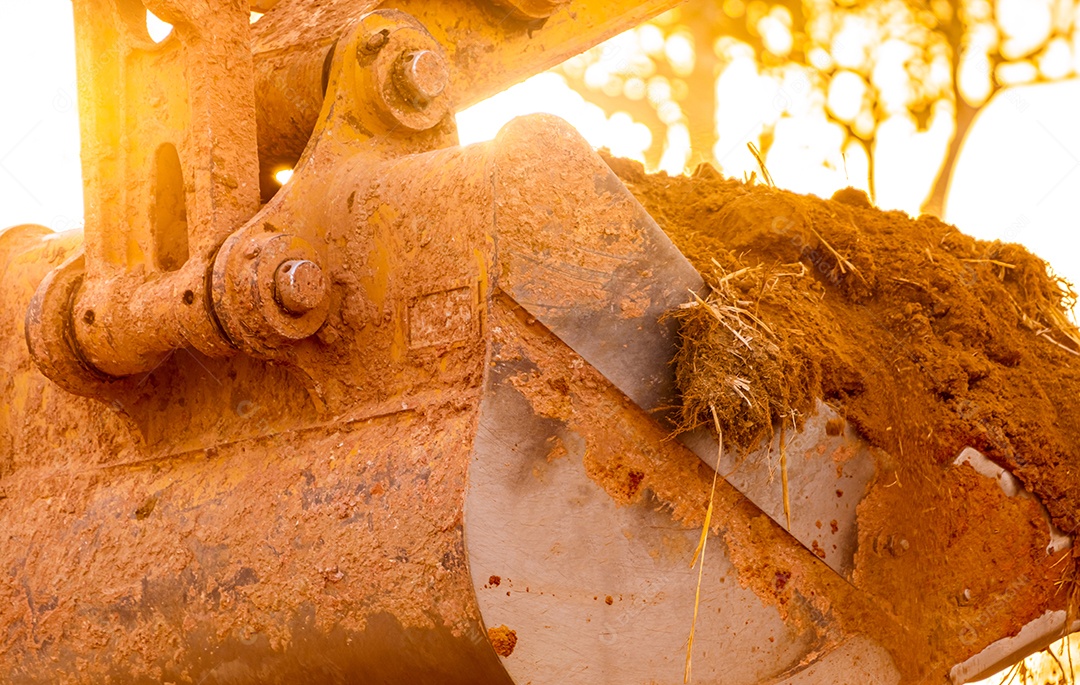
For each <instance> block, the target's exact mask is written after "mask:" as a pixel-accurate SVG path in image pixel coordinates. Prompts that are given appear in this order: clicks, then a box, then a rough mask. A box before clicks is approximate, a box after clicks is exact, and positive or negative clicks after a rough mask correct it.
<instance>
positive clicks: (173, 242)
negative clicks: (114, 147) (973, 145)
mask: <svg viewBox="0 0 1080 685" xmlns="http://www.w3.org/2000/svg"><path fill="white" fill-rule="evenodd" d="M153 220H154V262H155V264H156V266H157V267H158V268H159V269H161V270H162V271H176V270H177V269H179V268H180V267H182V266H183V265H184V262H186V261H187V259H188V232H187V197H186V195H185V193H184V172H183V170H182V169H181V168H180V155H179V154H177V152H176V147H175V146H173V145H172V144H171V143H165V144H164V145H162V146H161V147H159V148H158V149H157V153H155V155H154V208H153Z"/></svg>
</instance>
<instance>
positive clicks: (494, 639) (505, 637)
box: [487, 626, 518, 656]
mask: <svg viewBox="0 0 1080 685" xmlns="http://www.w3.org/2000/svg"><path fill="white" fill-rule="evenodd" d="M487 632H488V640H489V641H490V642H491V646H492V648H494V650H495V653H496V654H498V655H499V656H510V655H511V654H513V653H514V647H517V640H518V638H517V632H516V631H514V630H511V629H510V628H507V627H506V626H496V627H494V628H488V631H487Z"/></svg>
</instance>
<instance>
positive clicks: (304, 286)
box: [274, 259, 330, 315]
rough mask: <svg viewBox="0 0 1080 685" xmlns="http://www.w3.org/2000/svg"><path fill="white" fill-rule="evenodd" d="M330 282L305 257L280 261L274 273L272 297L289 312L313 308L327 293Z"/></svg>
mask: <svg viewBox="0 0 1080 685" xmlns="http://www.w3.org/2000/svg"><path fill="white" fill-rule="evenodd" d="M329 290H330V284H329V283H328V282H327V280H326V275H325V274H323V270H322V268H321V267H319V265H318V264H316V263H315V262H312V261H310V260H307V259H290V260H288V261H286V262H282V263H281V265H280V266H278V268H277V271H276V272H275V273H274V297H275V298H276V299H277V301H278V304H280V305H281V307H282V308H283V309H285V311H287V312H289V313H290V314H297V315H299V314H305V313H307V312H309V311H311V310H312V309H315V308H316V307H318V306H319V305H320V304H322V302H323V300H325V299H326V296H327V295H328V294H329Z"/></svg>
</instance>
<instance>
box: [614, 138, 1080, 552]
mask: <svg viewBox="0 0 1080 685" xmlns="http://www.w3.org/2000/svg"><path fill="white" fill-rule="evenodd" d="M607 161H608V163H609V165H610V166H611V167H612V168H613V169H614V171H615V172H616V173H617V174H618V175H619V176H620V177H621V178H622V179H623V181H624V182H625V183H626V185H627V187H628V188H630V190H631V192H633V193H634V195H635V196H636V197H637V198H638V200H639V201H640V202H641V203H642V204H643V205H644V206H645V208H646V209H647V210H648V211H649V213H650V214H652V216H653V217H654V218H655V219H656V220H657V222H658V223H659V224H660V226H661V227H662V228H663V229H664V230H665V231H666V232H667V233H668V235H669V236H670V237H671V239H672V241H673V242H674V243H675V244H676V245H677V246H678V247H679V249H680V250H682V252H683V254H685V255H686V256H687V258H688V259H689V260H690V261H691V262H692V263H693V264H694V266H695V267H697V269H698V270H699V271H700V272H701V273H702V275H703V276H704V277H705V279H706V281H707V282H708V283H709V284H710V285H711V286H712V288H711V294H710V295H709V296H708V297H707V298H706V300H707V301H704V300H703V301H699V302H698V303H696V304H695V305H692V306H689V307H688V308H686V309H684V310H682V311H681V312H679V313H678V316H679V317H680V318H681V320H682V332H683V346H682V349H681V352H680V355H679V358H678V360H677V365H678V378H679V384H680V388H681V391H682V393H683V396H684V406H683V422H684V424H685V425H686V426H687V427H690V426H694V425H698V424H701V423H709V424H710V425H711V423H712V416H711V411H712V409H713V408H715V409H716V411H717V414H718V417H719V419H720V424H721V429H722V431H723V432H724V437H725V441H726V442H727V443H728V444H734V445H736V446H737V447H740V448H743V449H749V448H752V447H754V446H755V445H757V444H758V443H759V441H760V440H762V439H763V438H766V437H768V436H770V435H771V432H772V431H774V430H776V427H777V426H778V425H780V424H781V421H787V422H788V425H790V423H791V422H794V423H796V424H797V423H798V421H799V417H800V416H801V415H802V414H804V413H805V412H807V411H808V410H809V409H810V407H811V405H812V402H813V401H814V398H817V397H820V398H822V399H824V400H825V401H826V402H827V403H829V404H830V405H832V406H834V407H837V408H838V409H840V411H841V413H842V415H843V416H844V417H845V418H846V419H847V420H848V421H849V422H851V423H852V424H853V425H854V426H855V428H856V429H857V430H858V431H859V432H860V433H861V434H862V435H863V436H864V437H865V438H866V439H867V440H868V441H869V442H870V443H872V444H873V445H875V446H877V447H880V448H881V449H883V450H885V451H886V452H888V453H889V454H891V455H894V457H896V458H899V459H901V460H903V459H912V458H915V457H913V455H918V458H919V459H925V460H929V462H930V464H933V465H937V466H943V465H945V464H948V463H950V462H951V461H952V460H953V459H955V457H956V456H957V454H959V452H960V451H961V450H962V449H963V448H964V447H967V446H971V447H974V448H976V449H978V450H980V451H981V452H983V453H984V454H986V455H987V456H988V457H989V458H990V459H992V460H994V461H995V462H997V463H998V464H1000V465H1001V466H1003V467H1005V468H1006V469H1008V470H1009V471H1011V472H1012V473H1013V474H1015V475H1016V476H1017V477H1018V478H1019V479H1020V480H1021V481H1022V482H1023V484H1024V485H1025V487H1026V488H1027V489H1028V490H1030V491H1031V492H1033V493H1034V494H1035V495H1037V496H1038V497H1039V499H1040V500H1041V501H1042V502H1043V503H1045V505H1046V506H1047V508H1048V510H1049V511H1050V514H1051V516H1052V517H1053V520H1054V522H1055V523H1056V524H1057V525H1058V526H1059V527H1060V528H1061V529H1062V530H1064V531H1066V532H1069V533H1076V532H1078V531H1080V510H1078V507H1077V506H1076V503H1077V502H1080V478H1078V477H1077V474H1078V473H1080V414H1078V413H1077V412H1076V411H1075V410H1074V406H1075V402H1076V398H1077V397H1080V335H1078V334H1077V330H1076V328H1075V327H1073V326H1072V325H1071V324H1070V322H1069V321H1068V319H1067V318H1066V315H1065V311H1066V308H1067V307H1068V306H1069V305H1070V304H1071V303H1072V301H1073V298H1074V297H1075V296H1074V294H1073V292H1072V289H1071V287H1070V286H1069V285H1068V284H1067V283H1065V282H1063V281H1062V280H1060V279H1058V278H1056V277H1054V276H1053V275H1052V274H1051V273H1050V272H1049V270H1048V267H1047V264H1046V263H1045V262H1043V261H1042V260H1041V259H1039V258H1038V257H1036V256H1035V255H1033V254H1031V253H1030V252H1028V251H1027V250H1025V249H1024V248H1023V247H1021V246H1019V245H1015V244H1005V243H1000V242H986V241H981V240H976V239H974V238H971V237H969V236H967V235H964V234H963V233H960V232H959V231H958V230H957V229H956V228H955V227H953V226H950V225H948V224H945V223H943V222H942V221H940V220H938V219H936V218H934V217H931V216H921V217H919V218H917V219H912V218H911V217H909V216H908V215H906V214H904V213H902V212H896V211H891V212H886V211H881V210H879V209H876V208H875V207H873V206H871V203H870V202H869V200H868V199H867V197H866V196H865V194H863V193H862V192H861V191H858V190H854V189H846V190H843V191H840V192H838V193H837V194H836V195H835V196H834V197H833V198H832V199H831V200H822V199H819V198H816V197H813V196H804V195H797V194H795V193H791V192H787V191H783V190H779V189H776V188H772V187H769V186H766V185H761V184H755V183H743V182H740V181H736V180H732V179H725V178H722V177H721V176H720V175H719V174H718V173H717V172H716V171H715V170H713V169H712V168H711V167H708V166H703V167H701V168H700V169H699V170H698V172H697V173H695V174H694V176H693V177H683V176H678V177H669V176H667V175H666V174H662V173H661V174H657V175H646V174H645V173H644V171H643V169H642V167H641V166H640V165H638V164H637V163H635V162H630V161H627V160H620V159H612V158H607Z"/></svg>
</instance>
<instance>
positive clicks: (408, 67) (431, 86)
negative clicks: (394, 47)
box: [394, 50, 450, 107]
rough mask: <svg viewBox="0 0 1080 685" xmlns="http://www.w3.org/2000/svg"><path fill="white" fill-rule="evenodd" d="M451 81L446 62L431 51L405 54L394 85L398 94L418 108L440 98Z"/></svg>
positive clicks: (398, 66) (400, 61) (401, 58)
mask: <svg viewBox="0 0 1080 685" xmlns="http://www.w3.org/2000/svg"><path fill="white" fill-rule="evenodd" d="M449 81H450V71H449V70H448V69H447V68H446V62H445V61H444V60H443V58H442V57H440V56H439V55H438V54H437V53H435V52H432V51H431V50H416V51H414V52H407V53H405V54H404V55H402V56H401V57H400V58H399V60H398V64H397V68H396V69H395V70H394V85H395V86H396V87H397V90H398V92H399V93H401V96H402V97H403V98H405V100H407V101H408V102H410V103H412V104H413V105H415V106H416V107H423V106H425V105H427V104H428V103H429V102H431V101H432V100H434V99H435V98H437V97H439V95H441V94H442V92H443V91H444V90H446V85H447V83H448V82H449Z"/></svg>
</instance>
